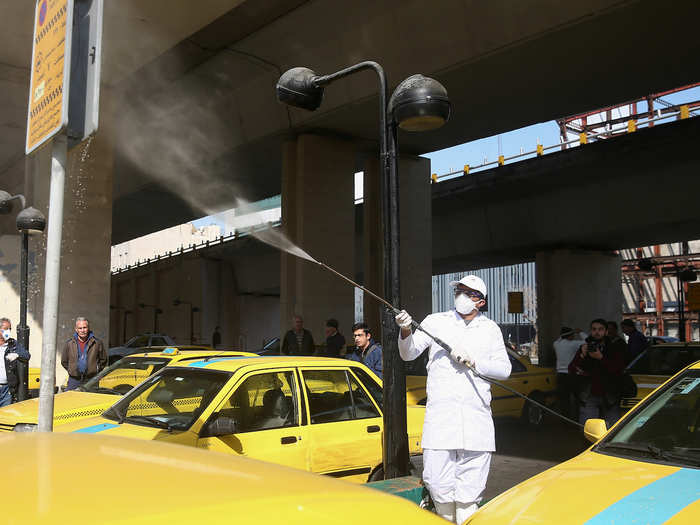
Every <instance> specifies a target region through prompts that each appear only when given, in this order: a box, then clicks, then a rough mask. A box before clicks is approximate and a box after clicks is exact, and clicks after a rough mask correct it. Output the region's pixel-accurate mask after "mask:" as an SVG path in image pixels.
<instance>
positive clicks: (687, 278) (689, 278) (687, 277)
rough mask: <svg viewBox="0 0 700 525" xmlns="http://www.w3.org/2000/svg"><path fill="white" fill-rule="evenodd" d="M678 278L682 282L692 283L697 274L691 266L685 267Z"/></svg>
mask: <svg viewBox="0 0 700 525" xmlns="http://www.w3.org/2000/svg"><path fill="white" fill-rule="evenodd" d="M680 278H681V281H683V282H684V283H692V282H693V281H695V280H697V278H698V276H697V274H696V273H695V271H694V270H692V269H691V268H686V269H685V270H682V271H681V274H680Z"/></svg>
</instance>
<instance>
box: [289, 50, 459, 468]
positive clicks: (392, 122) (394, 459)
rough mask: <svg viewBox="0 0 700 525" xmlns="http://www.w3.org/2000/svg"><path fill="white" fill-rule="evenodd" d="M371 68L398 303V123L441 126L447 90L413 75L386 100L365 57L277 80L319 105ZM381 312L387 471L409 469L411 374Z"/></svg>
mask: <svg viewBox="0 0 700 525" xmlns="http://www.w3.org/2000/svg"><path fill="white" fill-rule="evenodd" d="M367 69H371V70H373V71H374V72H375V73H376V75H377V77H378V80H379V162H380V166H381V174H382V184H381V188H382V199H381V201H382V222H383V224H384V236H383V242H384V257H383V264H384V295H385V296H386V297H387V298H389V299H390V301H391V303H392V304H393V305H394V306H396V307H398V306H399V305H400V304H401V301H400V279H399V198H398V195H399V184H398V163H397V157H398V140H397V133H396V131H397V126H398V127H400V128H402V129H405V130H406V131H426V130H430V129H435V128H438V127H440V126H442V125H443V124H444V123H445V122H446V121H447V120H448V118H449V115H450V110H451V106H450V101H449V99H448V97H447V91H446V90H445V88H444V87H443V86H442V85H441V84H440V83H439V82H437V81H436V80H433V79H431V78H428V77H424V76H423V75H413V76H411V77H409V78H407V79H406V80H404V81H403V82H401V83H400V84H399V85H398V86H397V88H396V90H395V91H394V93H393V94H392V96H391V98H390V99H389V101H388V103H387V80H386V75H385V73H384V69H383V68H382V67H381V66H380V65H379V64H378V63H376V62H372V61H364V62H360V63H359V64H355V65H354V66H350V67H348V68H345V69H342V70H340V71H337V72H335V73H332V74H330V75H317V74H316V73H315V72H314V71H312V70H311V69H308V68H305V67H296V68H293V69H290V70H288V71H286V72H285V73H284V74H282V76H281V77H280V79H279V80H278V82H277V87H276V91H277V99H278V100H279V101H280V102H282V103H284V104H288V105H290V106H295V107H299V108H302V109H306V110H309V111H315V110H316V109H318V108H319V107H320V106H321V102H322V101H323V90H324V87H325V86H326V85H328V84H330V83H331V82H334V81H335V80H338V79H340V78H343V77H346V76H348V75H351V74H354V73H357V72H359V71H363V70H367ZM383 311H384V315H383V316H382V345H383V348H384V352H383V375H384V389H383V390H384V393H383V398H384V399H383V402H384V458H383V459H384V477H385V478H387V479H389V478H395V477H398V476H403V475H407V474H408V470H409V464H408V436H407V433H406V377H405V373H404V367H403V363H402V361H401V358H400V356H399V354H398V348H397V340H398V332H397V329H396V326H395V323H394V314H393V312H392V311H391V310H389V309H388V308H385V309H384V310H383Z"/></svg>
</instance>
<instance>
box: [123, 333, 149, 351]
mask: <svg viewBox="0 0 700 525" xmlns="http://www.w3.org/2000/svg"><path fill="white" fill-rule="evenodd" d="M126 346H128V347H129V348H138V347H140V346H148V336H147V335H142V336H140V337H136V338H134V339H132V340H131V341H130V342H129V343H127V344H126Z"/></svg>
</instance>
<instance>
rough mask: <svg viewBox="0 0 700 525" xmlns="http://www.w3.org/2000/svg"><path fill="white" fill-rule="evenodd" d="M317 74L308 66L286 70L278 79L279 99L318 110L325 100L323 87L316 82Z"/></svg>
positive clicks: (288, 103)
mask: <svg viewBox="0 0 700 525" xmlns="http://www.w3.org/2000/svg"><path fill="white" fill-rule="evenodd" d="M317 76H318V75H316V73H314V72H313V71H312V70H310V69H309V68H307V67H295V68H292V69H290V70H288V71H285V72H284V73H283V74H282V76H281V77H280V79H279V80H278V81H277V87H276V91H277V100H279V101H280V102H282V103H283V104H287V105H289V106H294V107H296V108H302V109H307V110H309V111H315V110H317V109H318V108H319V106H320V105H321V102H322V101H323V88H322V87H320V86H317V85H316V83H315V82H314V79H315V78H316V77H317Z"/></svg>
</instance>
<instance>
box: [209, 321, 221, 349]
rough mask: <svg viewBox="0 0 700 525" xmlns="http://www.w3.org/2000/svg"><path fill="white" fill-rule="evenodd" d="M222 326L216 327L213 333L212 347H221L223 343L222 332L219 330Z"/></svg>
mask: <svg viewBox="0 0 700 525" xmlns="http://www.w3.org/2000/svg"><path fill="white" fill-rule="evenodd" d="M219 328H220V327H218V326H217V327H216V328H214V333H213V334H211V347H212V348H219V345H221V332H220V331H219Z"/></svg>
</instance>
